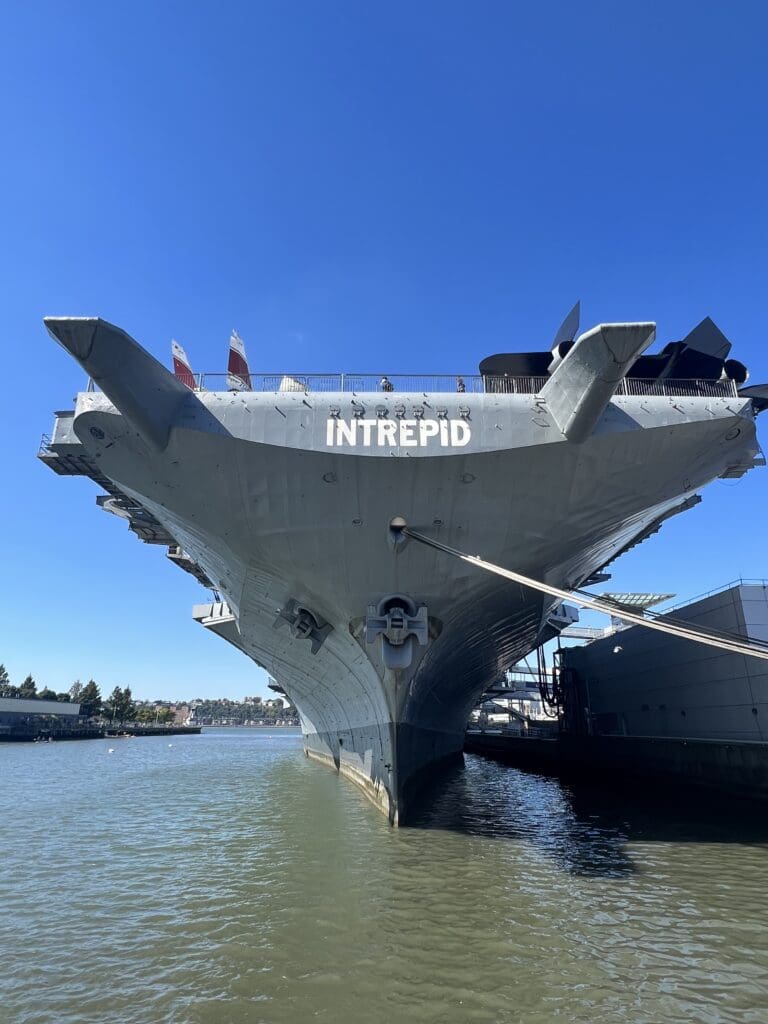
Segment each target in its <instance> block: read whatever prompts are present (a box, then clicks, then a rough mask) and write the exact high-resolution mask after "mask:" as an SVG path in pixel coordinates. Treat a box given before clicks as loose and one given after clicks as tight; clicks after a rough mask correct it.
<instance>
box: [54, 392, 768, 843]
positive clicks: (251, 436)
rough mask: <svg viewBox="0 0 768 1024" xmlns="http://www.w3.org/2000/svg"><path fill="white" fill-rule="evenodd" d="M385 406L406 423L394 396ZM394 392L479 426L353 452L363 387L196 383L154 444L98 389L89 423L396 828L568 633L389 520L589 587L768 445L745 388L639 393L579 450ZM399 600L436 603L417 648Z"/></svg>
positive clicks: (514, 415) (528, 599)
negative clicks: (489, 710)
mask: <svg viewBox="0 0 768 1024" xmlns="http://www.w3.org/2000/svg"><path fill="white" fill-rule="evenodd" d="M310 399H311V400H310ZM380 401H381V403H382V404H384V412H385V413H386V417H387V418H389V419H391V420H395V419H396V416H397V412H396V410H395V409H394V408H393V405H392V403H394V401H395V400H394V399H389V398H386V399H383V398H382V399H381V400H380ZM397 401H398V402H400V403H403V404H404V405H415V404H417V403H418V404H419V405H420V406H421V407H422V410H423V408H424V407H426V408H427V409H428V410H429V409H432V408H435V407H440V406H441V405H443V406H444V407H445V419H446V420H447V421H448V422H449V423H451V424H453V423H457V422H459V421H461V422H463V423H464V424H468V425H469V426H467V427H464V428H462V429H458V428H457V429H456V430H455V431H454V438H452V436H451V435H450V434H449V433H448V432H447V428H446V431H445V433H444V437H445V438H447V443H446V444H445V445H442V444H441V443H440V442H441V440H442V439H441V436H440V434H439V433H436V434H435V435H433V437H432V440H434V442H435V443H434V444H432V445H431V446H430V445H429V444H426V445H424V446H423V447H422V448H416V447H413V446H411V445H410V444H409V445H408V446H406V447H405V448H402V447H399V446H395V447H394V448H393V447H392V446H391V445H387V444H385V446H384V447H383V448H382V446H377V445H376V444H373V443H372V444H371V445H370V447H367V448H366V447H364V446H363V445H362V443H361V444H357V445H354V446H353V445H351V444H348V443H347V444H346V445H345V443H344V442H345V440H348V439H349V438H350V437H351V436H352V428H351V427H349V426H348V427H347V428H346V430H347V432H346V433H345V434H343V435H342V434H340V433H339V432H338V431H337V427H336V425H335V422H336V420H337V419H338V418H339V415H341V417H342V419H343V417H344V415H345V413H346V412H347V411H348V408H349V403H350V396H349V395H344V394H336V395H335V394H328V395H323V396H321V397H318V396H309V398H308V396H306V395H303V396H302V395H282V394H281V395H278V394H275V395H265V394H245V395H242V394H238V395H215V394H211V395H194V396H193V395H190V397H189V401H188V402H187V403H186V404H183V405H182V407H181V408H180V409H179V411H178V413H177V414H176V418H175V420H174V422H173V424H172V428H171V430H170V432H169V437H168V440H167V443H166V444H165V446H164V447H161V448H159V447H158V446H157V445H155V446H153V445H151V444H147V443H146V442H145V440H144V439H143V437H142V436H141V434H140V433H139V432H137V431H136V430H134V429H132V426H131V424H130V423H129V422H127V421H126V420H125V419H124V418H123V417H122V416H121V415H120V413H119V412H118V410H117V409H116V408H115V407H114V406H113V405H112V404H111V403H110V401H109V400H108V399H107V398H106V396H104V395H102V394H98V393H96V394H93V393H86V394H83V395H80V396H79V398H78V404H77V409H76V416H75V421H74V432H75V434H76V435H77V437H78V438H79V439H80V442H81V443H82V444H83V445H84V446H85V447H86V448H87V450H88V453H89V456H90V457H91V458H92V460H93V461H94V464H98V466H99V471H100V472H101V473H102V474H104V476H105V477H107V478H108V479H109V480H111V481H113V482H114V483H115V485H116V486H117V487H119V488H120V490H121V492H122V493H124V494H126V495H129V496H131V497H132V498H133V499H135V501H136V502H137V503H140V504H141V506H142V507H143V508H145V509H147V510H149V512H150V513H151V514H152V516H154V517H155V518H156V520H157V521H158V522H160V523H161V524H162V525H163V527H164V528H165V529H166V530H167V531H168V533H169V534H170V535H172V536H173V538H175V539H176V541H177V543H178V544H179V545H181V546H182V547H183V549H184V551H185V552H186V553H187V554H188V555H189V556H190V558H192V559H194V561H195V563H196V564H197V565H199V566H200V567H202V569H203V570H204V572H205V575H206V576H207V578H208V579H209V580H210V581H211V583H212V585H213V586H214V587H215V588H216V589H217V590H218V591H219V593H220V594H221V596H222V598H223V600H222V601H220V602H213V603H212V604H210V605H207V606H199V607H198V608H197V609H196V610H195V618H197V619H198V620H199V621H200V622H201V623H202V624H203V625H204V626H206V627H207V628H209V629H211V630H212V631H213V632H216V633H219V634H220V635H221V636H223V637H224V638H225V639H227V640H228V641H229V642H231V643H233V644H235V646H237V647H238V649H240V650H241V651H243V652H244V653H245V654H247V655H248V656H249V657H251V658H252V659H253V660H254V661H255V662H256V663H257V664H259V665H261V666H263V667H264V668H266V669H267V670H268V671H269V672H270V674H271V675H273V676H274V678H275V679H276V680H277V681H278V683H279V685H280V686H281V687H282V688H283V689H284V690H285V692H286V694H287V695H288V696H289V697H290V698H291V699H292V700H293V701H294V703H295V704H296V706H297V708H298V709H299V712H300V715H301V721H302V726H303V732H304V742H305V749H306V752H307V755H308V756H310V757H312V758H313V759H315V760H317V761H321V762H323V763H325V764H327V765H329V766H332V767H333V768H334V769H335V770H337V771H339V772H340V773H341V774H343V775H345V776H346V777H347V778H349V779H351V780H352V781H354V782H356V783H357V784H358V785H359V786H360V787H361V789H362V790H363V791H364V792H365V793H366V795H368V796H369V797H370V798H371V800H372V801H373V802H374V803H375V804H376V806H377V807H379V808H380V809H381V810H382V811H384V812H385V813H386V814H387V816H388V817H389V819H390V821H392V822H393V823H402V822H403V821H404V820H406V818H407V814H408V809H409V794H410V793H411V792H412V790H413V788H414V786H415V784H416V782H417V780H418V779H419V778H420V777H422V776H423V775H424V774H425V772H426V771H427V770H428V769H429V768H430V767H431V766H434V765H435V764H437V763H439V762H442V761H444V760H446V759H448V758H451V757H454V756H457V755H458V754H459V752H460V751H461V748H462V743H463V735H464V728H465V724H466V720H467V716H468V713H469V711H470V710H471V708H472V707H473V705H474V704H475V702H476V701H477V699H478V697H479V695H480V694H481V693H482V692H483V691H484V690H485V689H486V688H487V687H488V686H489V685H490V684H491V683H492V682H493V681H494V680H495V679H496V678H497V677H498V675H499V673H501V672H502V671H503V670H504V669H505V668H506V667H507V666H509V665H510V664H513V663H514V662H515V661H516V660H518V659H519V658H521V657H523V656H524V655H525V654H527V653H528V652H529V651H531V650H532V649H533V648H534V647H535V646H536V645H537V644H538V643H540V642H541V641H542V640H543V639H546V638H547V637H548V636H551V635H552V630H551V628H550V626H549V624H548V616H549V614H550V612H551V611H552V606H553V602H552V601H551V600H550V599H546V598H542V596H541V595H540V594H538V593H536V592H535V591H532V590H527V589H525V588H521V587H517V586H515V585H510V584H509V583H507V582H505V581H501V580H499V579H498V578H497V577H493V576H490V575H488V574H485V573H483V572H482V571H481V570H479V569H477V568H475V567H471V566H468V565H466V564H465V563H463V562H460V561H458V560H455V559H452V558H450V557H449V556H447V555H445V554H443V553H441V552H438V551H434V550H431V549H428V548H425V547H422V546H419V545H418V544H416V543H415V542H414V541H408V542H407V543H405V544H401V543H397V542H396V541H395V539H394V538H393V536H392V531H391V529H390V522H391V520H392V519H393V517H396V516H400V517H403V518H404V519H406V520H407V522H408V523H409V524H410V525H411V526H413V527H414V528H415V529H417V530H420V531H422V532H425V533H428V534H430V535H431V536H434V537H435V538H436V539H439V540H441V541H443V542H444V543H447V544H449V545H452V546H454V547H456V548H458V549H462V550H468V551H470V552H471V553H480V554H482V555H483V557H485V558H487V559H489V560H491V561H494V562H498V563H500V564H503V565H507V566H509V567H513V568H515V569H516V570H518V571H520V572H524V573H526V574H528V575H529V576H531V577H533V578H538V579H543V580H546V581H547V582H549V583H553V584H556V585H558V586H564V587H573V586H577V585H580V584H581V583H582V582H583V581H584V580H585V579H586V578H587V577H588V576H589V575H590V574H591V573H592V572H593V571H594V570H595V569H597V568H599V567H601V566H603V565H604V564H605V563H606V562H608V561H609V560H610V559H611V558H612V557H614V556H615V555H616V554H617V553H618V552H619V551H621V550H622V549H623V548H625V547H626V546H627V545H628V544H630V543H632V541H633V540H635V539H636V538H638V537H640V536H642V535H643V534H644V533H646V532H648V530H649V529H652V528H653V527H654V524H656V523H658V522H660V521H661V520H662V519H663V518H664V517H665V516H667V515H669V514H671V513H672V512H673V511H674V510H675V509H676V508H678V507H681V506H682V504H683V503H684V502H686V501H687V500H689V499H690V498H691V496H692V495H693V494H694V492H695V490H696V488H698V487H700V486H702V485H703V484H705V483H707V482H709V481H710V480H712V479H714V478H716V477H718V476H720V475H723V474H724V473H726V472H731V473H732V472H733V471H734V467H736V468H737V469H738V468H739V467H742V468H748V466H749V465H751V462H752V460H753V457H754V454H755V451H756V443H755V436H754V422H753V419H752V417H751V415H750V414H749V403H747V402H743V401H738V400H733V401H731V402H730V403H729V402H728V401H727V400H725V399H717V398H715V399H706V400H705V399H702V398H681V399H678V400H677V401H676V402H674V403H673V402H671V401H670V399H667V398H665V399H661V398H647V397H646V398H642V399H639V398H638V399H632V398H625V399H623V400H621V401H615V402H614V403H612V404H611V406H610V407H609V409H608V410H607V412H606V414H605V415H604V417H603V419H602V421H601V423H600V424H599V425H598V428H597V429H596V430H595V432H594V434H593V436H591V437H590V438H588V439H587V440H586V441H585V442H584V443H582V444H578V445H575V444H571V443H568V442H567V441H565V440H564V439H563V437H562V435H561V434H560V433H559V431H557V430H556V429H554V428H553V424H552V423H551V422H550V421H549V419H548V418H547V414H546V411H545V410H544V411H543V410H542V409H541V407H539V406H537V405H536V403H535V400H534V397H533V396H516V395H509V396H507V395H503V396H487V395H473V396H472V398H471V409H468V408H464V407H463V406H459V404H458V403H459V401H460V400H458V399H457V398H456V397H455V396H445V395H433V396H431V395H410V396H409V395H398V396H397ZM385 403H386V404H385ZM351 422H352V421H351V419H350V420H349V423H351ZM468 435H469V439H467V438H468ZM364 436H365V435H363V434H360V435H359V437H358V440H360V441H361V442H362V440H363V439H364ZM376 436H377V435H376V429H375V427H373V426H372V427H371V428H370V429H369V431H368V437H369V440H371V441H374V440H375V439H376ZM383 436H384V440H385V442H386V441H387V440H388V436H387V435H386V434H385V435H383ZM389 436H390V437H391V436H392V435H389ZM404 436H406V437H407V438H408V439H409V440H410V438H412V437H414V436H418V434H417V431H415V430H414V431H412V432H411V434H410V436H409V435H404ZM401 438H402V435H401ZM452 439H455V440H456V441H457V442H458V443H457V444H456V445H451V443H450V442H451V440H452ZM339 440H340V441H341V442H342V443H340V444H339V443H336V442H338V441H339ZM393 600H395V603H397V601H402V602H405V605H407V608H408V614H409V615H411V616H412V617H413V620H414V622H415V621H416V619H417V618H418V616H419V615H421V616H422V619H421V622H422V625H423V629H422V630H421V632H419V631H418V627H414V629H415V632H414V633H413V635H412V636H411V637H409V638H408V639H407V640H406V643H405V644H398V642H397V641H398V639H399V634H398V633H397V630H396V629H395V630H394V632H393V630H392V628H390V627H387V628H386V629H384V628H383V627H382V628H380V629H379V632H378V633H377V632H376V628H373V627H372V626H371V623H372V622H373V623H374V624H375V623H376V622H381V621H382V616H384V618H386V611H387V608H388V603H389V604H391V602H392V601H393ZM382 609H384V611H382ZM422 610H423V614H422ZM305 611H307V612H309V613H310V615H311V621H312V623H314V627H313V629H312V631H311V634H310V633H308V632H307V630H306V629H305V628H304V627H303V626H302V622H301V621H300V619H301V616H302V615H303V613H304V612H305ZM392 637H394V639H392V640H391V642H390V639H391V638H392ZM403 647H407V648H408V649H409V650H408V652H407V656H404V652H403ZM393 652H394V653H393ZM398 659H399V660H398Z"/></svg>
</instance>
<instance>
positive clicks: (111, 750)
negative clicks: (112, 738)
mask: <svg viewBox="0 0 768 1024" xmlns="http://www.w3.org/2000/svg"><path fill="white" fill-rule="evenodd" d="M114 752H115V748H114V747H110V748H109V750H108V751H107V753H108V754H114Z"/></svg>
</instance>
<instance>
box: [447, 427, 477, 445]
mask: <svg viewBox="0 0 768 1024" xmlns="http://www.w3.org/2000/svg"><path fill="white" fill-rule="evenodd" d="M471 436H472V432H471V431H470V429H469V424H467V423H465V422H464V420H451V448H463V447H464V446H465V445H467V444H469V439H470V437H471Z"/></svg>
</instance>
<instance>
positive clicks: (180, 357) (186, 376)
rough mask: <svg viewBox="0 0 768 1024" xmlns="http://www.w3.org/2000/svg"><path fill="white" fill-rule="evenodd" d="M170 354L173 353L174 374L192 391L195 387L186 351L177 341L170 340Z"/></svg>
mask: <svg viewBox="0 0 768 1024" xmlns="http://www.w3.org/2000/svg"><path fill="white" fill-rule="evenodd" d="M171 354H172V355H173V373H174V376H176V377H178V378H179V380H180V381H181V383H182V384H186V385H187V387H188V388H191V389H192V391H194V390H195V387H196V382H195V375H194V373H192V367H191V366H190V365H189V360H188V359H187V353H186V352H185V351H184V349H183V348H182V347H181V345H180V344H179V343H178V341H172V342H171Z"/></svg>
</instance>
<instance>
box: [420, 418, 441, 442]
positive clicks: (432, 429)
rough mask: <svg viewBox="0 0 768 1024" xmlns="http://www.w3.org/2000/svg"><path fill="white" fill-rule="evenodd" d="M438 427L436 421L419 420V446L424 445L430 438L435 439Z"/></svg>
mask: <svg viewBox="0 0 768 1024" xmlns="http://www.w3.org/2000/svg"><path fill="white" fill-rule="evenodd" d="M439 430H440V427H439V426H438V425H437V420H419V444H422V445H424V444H426V443H427V441H428V440H429V438H430V437H437V434H438V432H439Z"/></svg>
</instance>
